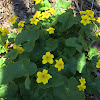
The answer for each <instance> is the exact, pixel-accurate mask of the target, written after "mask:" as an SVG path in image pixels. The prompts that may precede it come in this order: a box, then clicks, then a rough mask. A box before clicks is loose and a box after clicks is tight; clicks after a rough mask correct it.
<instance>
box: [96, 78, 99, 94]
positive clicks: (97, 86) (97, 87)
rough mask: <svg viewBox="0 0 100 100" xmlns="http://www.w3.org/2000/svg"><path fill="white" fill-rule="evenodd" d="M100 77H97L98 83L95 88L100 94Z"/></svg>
mask: <svg viewBox="0 0 100 100" xmlns="http://www.w3.org/2000/svg"><path fill="white" fill-rule="evenodd" d="M99 85H100V77H96V82H95V87H96V89H97V90H98V92H99V93H100V87H99Z"/></svg>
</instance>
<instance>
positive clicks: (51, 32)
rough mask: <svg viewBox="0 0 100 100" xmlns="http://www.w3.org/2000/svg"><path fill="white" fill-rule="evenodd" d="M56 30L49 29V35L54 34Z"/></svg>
mask: <svg viewBox="0 0 100 100" xmlns="http://www.w3.org/2000/svg"><path fill="white" fill-rule="evenodd" d="M54 30H55V29H54V28H53V27H49V29H47V31H49V34H54Z"/></svg>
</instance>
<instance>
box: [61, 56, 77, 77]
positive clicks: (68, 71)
mask: <svg viewBox="0 0 100 100" xmlns="http://www.w3.org/2000/svg"><path fill="white" fill-rule="evenodd" d="M76 66H77V62H76V58H74V57H72V58H70V59H69V60H68V63H67V65H65V66H64V70H62V71H61V72H60V73H61V74H63V75H65V76H67V77H68V78H69V77H72V76H74V75H75V74H76V69H77V68H76Z"/></svg>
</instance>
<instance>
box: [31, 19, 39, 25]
mask: <svg viewBox="0 0 100 100" xmlns="http://www.w3.org/2000/svg"><path fill="white" fill-rule="evenodd" d="M30 21H31V22H30V23H31V24H35V25H37V22H39V20H38V19H36V18H31V19H30Z"/></svg>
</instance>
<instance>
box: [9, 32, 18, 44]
mask: <svg viewBox="0 0 100 100" xmlns="http://www.w3.org/2000/svg"><path fill="white" fill-rule="evenodd" d="M16 36H17V33H10V34H9V36H8V41H9V42H11V43H14V38H15V37H16Z"/></svg>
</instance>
